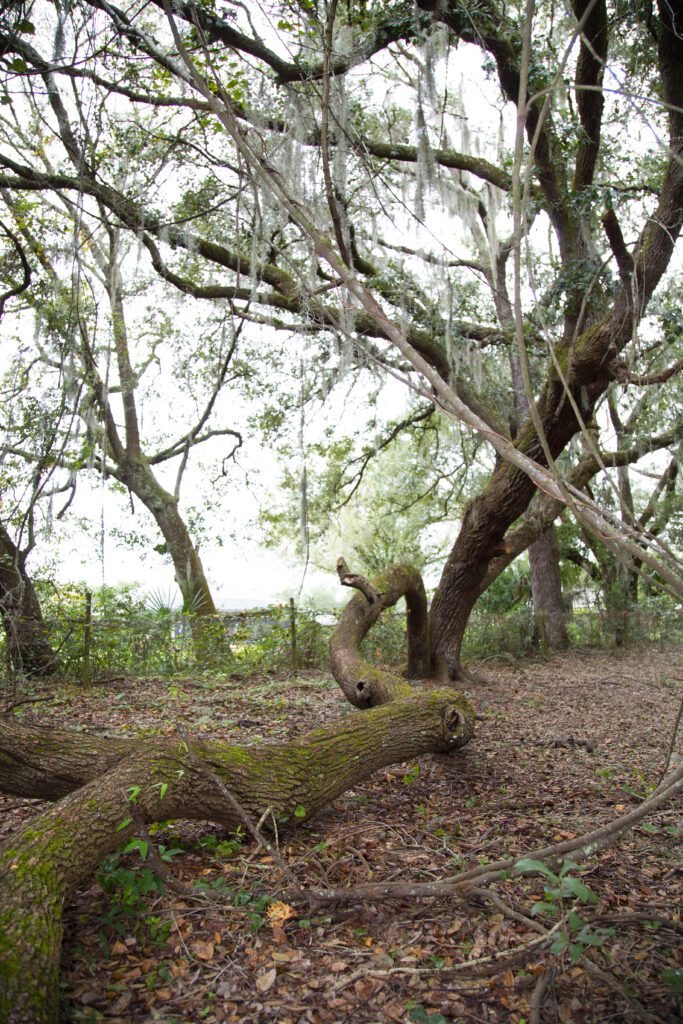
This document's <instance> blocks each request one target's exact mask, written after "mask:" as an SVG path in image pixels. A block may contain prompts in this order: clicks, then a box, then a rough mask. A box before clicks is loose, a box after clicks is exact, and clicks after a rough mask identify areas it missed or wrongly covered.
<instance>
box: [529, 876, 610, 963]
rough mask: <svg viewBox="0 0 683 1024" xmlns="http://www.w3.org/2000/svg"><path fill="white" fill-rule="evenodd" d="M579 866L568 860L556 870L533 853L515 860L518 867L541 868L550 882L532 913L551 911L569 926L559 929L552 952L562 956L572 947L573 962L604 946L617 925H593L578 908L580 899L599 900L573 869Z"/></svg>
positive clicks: (570, 952)
mask: <svg viewBox="0 0 683 1024" xmlns="http://www.w3.org/2000/svg"><path fill="white" fill-rule="evenodd" d="M576 867H577V865H576V864H574V863H572V861H568V860H567V861H564V863H563V864H562V867H561V869H560V871H559V873H558V874H555V873H554V872H553V871H551V870H550V869H549V868H547V867H546V865H545V864H543V863H542V862H541V861H540V860H533V859H532V858H530V857H525V858H524V859H523V860H520V861H517V863H516V864H515V868H516V869H517V870H518V871H538V872H540V873H541V874H542V875H544V876H545V877H546V878H547V879H548V881H549V882H550V883H551V884H549V885H545V886H544V892H545V898H544V900H543V901H542V902H538V903H534V905H533V907H532V908H531V914H532V916H534V915H535V914H549V915H551V916H554V917H560V919H561V921H562V923H563V924H564V925H565V926H566V927H565V928H564V929H563V930H562V931H558V932H557V937H556V938H555V941H554V942H553V944H552V946H551V947H550V952H551V953H554V954H555V955H557V956H559V954H561V953H563V952H564V951H565V950H566V949H569V958H570V960H571V961H572V963H577V962H578V961H579V960H580V959H581V957H582V956H583V954H584V953H585V951H586V949H588V948H589V947H600V946H603V945H604V942H605V939H607V938H610V937H611V936H612V935H614V928H593V927H592V926H591V925H590V924H589V922H587V921H586V920H585V919H584V918H583V917H581V915H580V914H578V913H577V912H576V909H575V907H576V904H577V903H582V904H584V905H588V904H591V903H597V899H598V898H597V896H596V895H595V893H594V892H593V891H592V890H591V889H589V888H588V886H587V885H585V884H584V883H583V882H582V881H581V879H580V878H577V877H576V876H575V875H572V874H571V873H570V872H571V871H573V870H574V869H575V868H576ZM568 901H571V906H569V907H567V902H568Z"/></svg>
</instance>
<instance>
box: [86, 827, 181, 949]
mask: <svg viewBox="0 0 683 1024" xmlns="http://www.w3.org/2000/svg"><path fill="white" fill-rule="evenodd" d="M133 850H137V852H138V853H139V854H140V858H141V860H142V861H145V860H146V859H147V854H148V852H149V850H148V843H147V842H146V841H145V840H143V839H138V838H137V837H134V838H133V839H131V840H130V841H129V842H128V843H126V844H125V845H124V846H122V847H121V848H120V849H119V850H117V851H116V852H115V853H112V854H110V856H108V857H105V858H104V860H103V861H102V863H101V864H100V866H99V868H98V871H97V874H96V878H97V881H98V882H99V884H100V885H101V886H102V889H103V890H104V891H105V892H106V893H107V894H108V895H109V896H110V897H111V899H110V904H109V908H108V910H107V911H106V913H105V914H104V916H103V918H102V921H101V924H102V927H101V928H100V932H99V940H100V945H101V947H102V950H103V952H104V953H105V955H106V956H109V936H110V935H111V933H112V932H114V933H115V934H117V935H119V936H120V937H121V938H126V937H127V936H128V935H129V934H131V933H135V934H140V933H141V934H142V935H143V936H144V939H145V942H147V943H149V944H151V945H162V944H163V943H164V942H165V941H166V939H167V938H168V935H169V932H170V928H171V924H170V921H162V919H161V918H160V917H159V916H158V915H155V914H149V913H147V910H148V903H147V901H148V899H149V897H150V896H152V897H154V896H160V895H161V894H162V893H163V891H164V884H163V882H162V881H161V879H159V878H157V876H156V875H155V874H154V872H153V871H152V869H151V868H150V867H141V868H140V867H137V868H135V867H133V868H130V867H127V866H126V865H125V864H123V863H122V862H121V861H122V858H123V857H124V856H125V855H126V854H128V853H131V852H132V851H133ZM182 852H183V851H182V849H181V848H180V847H174V848H167V847H165V846H163V845H159V847H158V853H159V856H160V857H161V859H162V861H165V862H166V863H167V864H169V863H171V861H172V859H173V857H174V856H175V855H176V854H178V853H182Z"/></svg>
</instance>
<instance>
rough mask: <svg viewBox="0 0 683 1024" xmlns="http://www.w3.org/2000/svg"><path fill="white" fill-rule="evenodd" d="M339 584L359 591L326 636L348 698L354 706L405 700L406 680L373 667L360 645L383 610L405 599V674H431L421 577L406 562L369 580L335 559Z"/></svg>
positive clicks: (333, 665)
mask: <svg viewBox="0 0 683 1024" xmlns="http://www.w3.org/2000/svg"><path fill="white" fill-rule="evenodd" d="M337 572H338V573H339V578H340V580H341V582H342V585H343V586H347V587H355V588H356V589H358V590H359V591H360V592H361V593H360V594H356V595H355V596H354V597H352V598H351V600H350V601H349V603H348V604H347V605H346V607H345V608H344V611H343V612H342V615H341V618H340V619H339V622H338V624H337V627H336V628H335V630H334V633H333V634H332V636H331V638H330V658H331V669H332V674H333V676H334V678H335V679H336V680H337V682H338V683H339V685H340V686H341V688H342V690H343V691H344V695H345V696H346V698H347V700H349V701H350V702H351V704H353V705H354V706H355V707H358V708H367V707H375V706H377V705H379V704H386V703H387V702H389V701H392V700H396V699H403V698H404V697H405V696H407V695H408V694H410V693H414V692H415V691H414V690H413V689H412V688H411V687H410V686H409V685H408V683H407V682H406V681H405V679H402V678H401V677H400V676H397V675H396V674H395V673H393V672H389V671H387V670H386V669H379V668H375V667H374V666H373V665H370V664H368V662H366V661H365V660H364V659H363V657H362V655H361V653H360V643H361V640H362V639H363V637H364V636H365V635H366V633H367V632H368V631H369V630H370V628H371V627H372V626H373V625H374V624H375V622H377V620H378V619H379V617H380V615H381V614H382V612H383V611H384V609H386V608H391V607H392V606H393V605H395V604H396V602H397V601H398V600H399V598H401V597H405V599H406V609H407V628H408V670H407V671H408V676H409V677H411V678H419V677H422V678H424V677H425V676H426V675H427V674H428V672H429V635H428V614H427V598H426V596H425V591H424V585H423V583H422V577H421V576H420V574H419V572H418V571H417V570H416V569H414V568H413V567H412V566H410V565H404V564H399V565H391V566H389V568H388V569H385V570H384V572H382V573H380V575H379V576H376V577H375V578H374V579H373V580H371V581H370V580H366V579H365V577H363V576H359V575H357V574H355V573H351V572H350V571H349V569H348V567H347V565H346V562H345V561H344V559H343V558H340V559H339V560H338V562H337Z"/></svg>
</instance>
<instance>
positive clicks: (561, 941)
mask: <svg viewBox="0 0 683 1024" xmlns="http://www.w3.org/2000/svg"><path fill="white" fill-rule="evenodd" d="M568 945H569V939H568V938H567V936H566V935H565V934H564V932H563V933H562V934H561V935H559V936H558V937H557V938H556V939H555V941H554V942H553V944H552V946H551V947H550V952H551V953H555V954H557V953H564V951H565V949H566V948H567V946H568Z"/></svg>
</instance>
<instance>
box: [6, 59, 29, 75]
mask: <svg viewBox="0 0 683 1024" xmlns="http://www.w3.org/2000/svg"><path fill="white" fill-rule="evenodd" d="M26 70H27V68H26V61H25V60H22V59H21V57H15V58H14V60H13V61H12V62H11V64H10V71H16V72H17V74H22V73H23V72H24V71H26Z"/></svg>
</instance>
